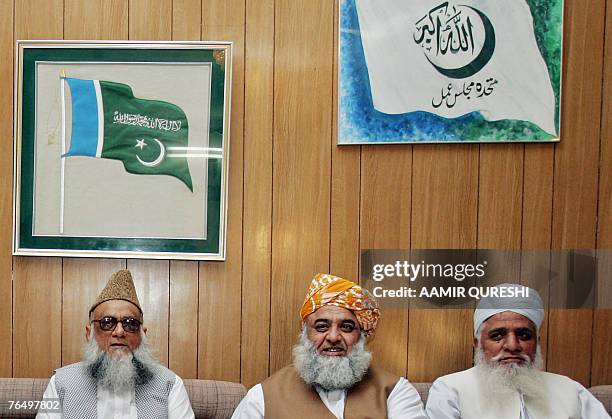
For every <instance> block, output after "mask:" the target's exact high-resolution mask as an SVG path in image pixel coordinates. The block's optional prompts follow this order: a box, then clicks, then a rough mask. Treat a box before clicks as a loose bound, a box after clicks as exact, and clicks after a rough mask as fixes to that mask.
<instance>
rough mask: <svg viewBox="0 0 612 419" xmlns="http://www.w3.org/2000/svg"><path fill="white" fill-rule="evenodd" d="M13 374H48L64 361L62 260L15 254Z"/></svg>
mask: <svg viewBox="0 0 612 419" xmlns="http://www.w3.org/2000/svg"><path fill="white" fill-rule="evenodd" d="M13 268H14V273H13V275H14V279H13V281H14V282H13V295H14V306H13V327H14V330H16V331H17V332H16V333H15V335H14V336H13V376H14V377H48V376H50V375H51V373H52V372H53V370H54V369H55V368H58V367H59V366H60V365H61V356H62V260H61V259H60V258H42V257H41V258H16V259H15V262H14V266H13Z"/></svg>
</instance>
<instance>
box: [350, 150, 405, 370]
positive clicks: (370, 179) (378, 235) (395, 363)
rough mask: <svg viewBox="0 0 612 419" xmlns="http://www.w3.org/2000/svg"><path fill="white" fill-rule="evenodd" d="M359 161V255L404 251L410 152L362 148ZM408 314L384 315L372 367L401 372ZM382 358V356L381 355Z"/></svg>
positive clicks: (396, 310) (393, 312)
mask: <svg viewBox="0 0 612 419" xmlns="http://www.w3.org/2000/svg"><path fill="white" fill-rule="evenodd" d="M362 152H363V153H362V160H361V173H362V176H361V197H362V201H361V220H360V226H361V245H360V247H361V249H406V248H408V247H409V246H410V217H411V213H410V204H411V197H412V187H411V183H412V177H411V172H412V146H404V145H401V146H397V145H385V146H363V147H362ZM407 344H408V310H406V309H405V308H393V309H391V308H388V309H385V310H384V312H383V314H382V316H381V320H380V325H379V327H378V328H377V330H376V336H375V338H374V340H373V341H372V342H371V343H370V349H371V350H372V351H373V352H374V354H378V356H374V363H375V364H376V365H378V366H380V367H381V368H385V369H387V370H389V371H392V372H393V373H395V374H399V375H404V374H405V372H406V366H407V364H406V363H407V361H406V357H407V354H406V346H407ZM383 354H384V355H383Z"/></svg>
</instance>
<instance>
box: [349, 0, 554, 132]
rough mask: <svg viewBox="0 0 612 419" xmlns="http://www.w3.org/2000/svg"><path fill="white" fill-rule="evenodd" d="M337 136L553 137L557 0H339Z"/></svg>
mask: <svg viewBox="0 0 612 419" xmlns="http://www.w3.org/2000/svg"><path fill="white" fill-rule="evenodd" d="M339 27H340V31H339V65H338V86H339V89H338V96H339V98H338V106H339V109H338V144H372V143H437V142H461V143H464V142H514V141H522V142H556V141H559V139H560V137H559V132H560V103H561V55H562V50H563V48H562V34H563V0H508V1H504V2H499V1H495V0H465V1H463V0H462V1H444V0H420V1H406V0H339Z"/></svg>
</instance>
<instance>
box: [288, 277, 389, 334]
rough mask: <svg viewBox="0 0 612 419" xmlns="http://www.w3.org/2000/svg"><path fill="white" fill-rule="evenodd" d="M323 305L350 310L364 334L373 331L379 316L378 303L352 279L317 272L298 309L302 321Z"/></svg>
mask: <svg viewBox="0 0 612 419" xmlns="http://www.w3.org/2000/svg"><path fill="white" fill-rule="evenodd" d="M323 306H337V307H342V308H346V309H347V310H351V311H352V312H353V313H354V314H355V316H356V317H357V321H358V322H359V326H360V327H361V330H362V331H363V332H364V333H365V334H366V336H369V335H371V334H373V333H374V330H375V329H376V323H378V318H379V317H380V310H379V309H378V304H377V303H376V300H374V297H372V294H370V292H369V291H368V290H366V289H365V288H362V287H360V286H359V285H357V284H355V283H354V282H352V281H349V280H347V279H344V278H340V277H338V276H334V275H329V274H317V275H316V276H315V277H314V278H313V280H312V282H311V283H310V288H308V294H306V300H305V301H304V304H303V305H302V310H301V311H300V316H301V318H302V321H304V320H305V319H306V317H308V316H309V315H310V314H312V313H314V312H315V311H317V310H318V309H319V308H321V307H323Z"/></svg>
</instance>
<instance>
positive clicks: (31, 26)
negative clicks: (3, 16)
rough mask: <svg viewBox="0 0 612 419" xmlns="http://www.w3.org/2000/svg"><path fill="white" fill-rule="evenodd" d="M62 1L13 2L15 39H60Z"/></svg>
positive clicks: (62, 33) (28, 0) (61, 36)
mask: <svg viewBox="0 0 612 419" xmlns="http://www.w3.org/2000/svg"><path fill="white" fill-rule="evenodd" d="M63 5H64V3H63V0H19V1H15V39H62V38H63V35H64V19H63V14H64V8H63Z"/></svg>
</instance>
